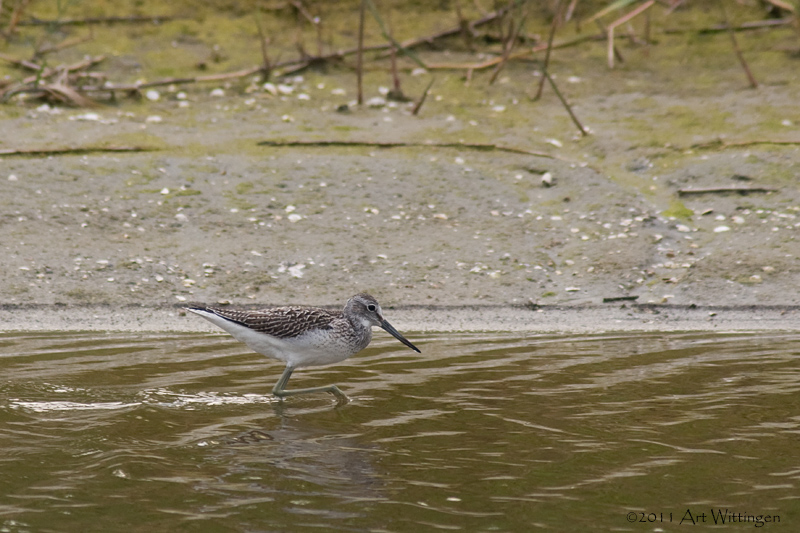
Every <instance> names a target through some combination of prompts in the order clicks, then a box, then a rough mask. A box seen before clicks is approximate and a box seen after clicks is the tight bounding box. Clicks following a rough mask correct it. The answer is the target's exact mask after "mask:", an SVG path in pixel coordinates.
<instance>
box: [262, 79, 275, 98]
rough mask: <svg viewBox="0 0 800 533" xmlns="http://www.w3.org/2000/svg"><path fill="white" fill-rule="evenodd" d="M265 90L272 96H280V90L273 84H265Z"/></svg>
mask: <svg viewBox="0 0 800 533" xmlns="http://www.w3.org/2000/svg"><path fill="white" fill-rule="evenodd" d="M264 90H265V91H267V92H268V93H269V94H271V95H272V96H278V88H277V87H276V86H275V84H274V83H271V82H267V83H265V84H264Z"/></svg>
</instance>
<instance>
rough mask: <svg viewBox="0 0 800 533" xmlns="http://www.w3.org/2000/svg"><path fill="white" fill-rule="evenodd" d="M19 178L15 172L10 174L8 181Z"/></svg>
mask: <svg viewBox="0 0 800 533" xmlns="http://www.w3.org/2000/svg"><path fill="white" fill-rule="evenodd" d="M17 180H18V178H17V177H16V176H15V175H14V174H9V176H8V181H17Z"/></svg>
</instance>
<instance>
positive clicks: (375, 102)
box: [366, 96, 386, 107]
mask: <svg viewBox="0 0 800 533" xmlns="http://www.w3.org/2000/svg"><path fill="white" fill-rule="evenodd" d="M366 103H367V107H383V106H385V105H386V98H383V97H381V96H374V97H372V98H370V99H369V100H367V102H366Z"/></svg>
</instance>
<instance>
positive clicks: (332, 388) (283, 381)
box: [272, 365, 350, 404]
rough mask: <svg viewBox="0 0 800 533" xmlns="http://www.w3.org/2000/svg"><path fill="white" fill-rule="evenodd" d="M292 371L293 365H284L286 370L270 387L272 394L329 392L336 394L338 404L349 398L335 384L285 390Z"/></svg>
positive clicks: (282, 396)
mask: <svg viewBox="0 0 800 533" xmlns="http://www.w3.org/2000/svg"><path fill="white" fill-rule="evenodd" d="M292 372H294V367H293V366H289V365H287V366H286V370H284V371H283V374H281V377H280V379H278V382H277V383H276V384H275V386H274V387H272V394H274V395H275V396H277V397H278V398H284V397H286V396H294V395H297V394H306V393H310V392H330V393H331V394H333V395H334V396H336V400H337V401H338V403H339V404H345V403H347V402H349V401H350V398H348V397H347V395H345V393H343V392H342V391H341V390H339V387H337V386H336V385H327V386H325V387H311V388H309V389H294V390H286V385H288V384H289V378H290V377H292Z"/></svg>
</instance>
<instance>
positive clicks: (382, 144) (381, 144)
mask: <svg viewBox="0 0 800 533" xmlns="http://www.w3.org/2000/svg"><path fill="white" fill-rule="evenodd" d="M258 145H259V146H274V147H291V146H307V147H326V146H362V147H372V148H401V147H422V148H469V149H472V150H482V151H498V152H507V153H512V154H523V155H533V156H536V157H546V158H548V159H560V158H559V157H557V156H554V155H552V154H548V153H545V152H536V151H534V150H526V149H524V148H516V147H513V146H503V145H500V144H489V143H448V142H430V143H428V142H403V141H324V140H323V141H261V142H259V143H258Z"/></svg>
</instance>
